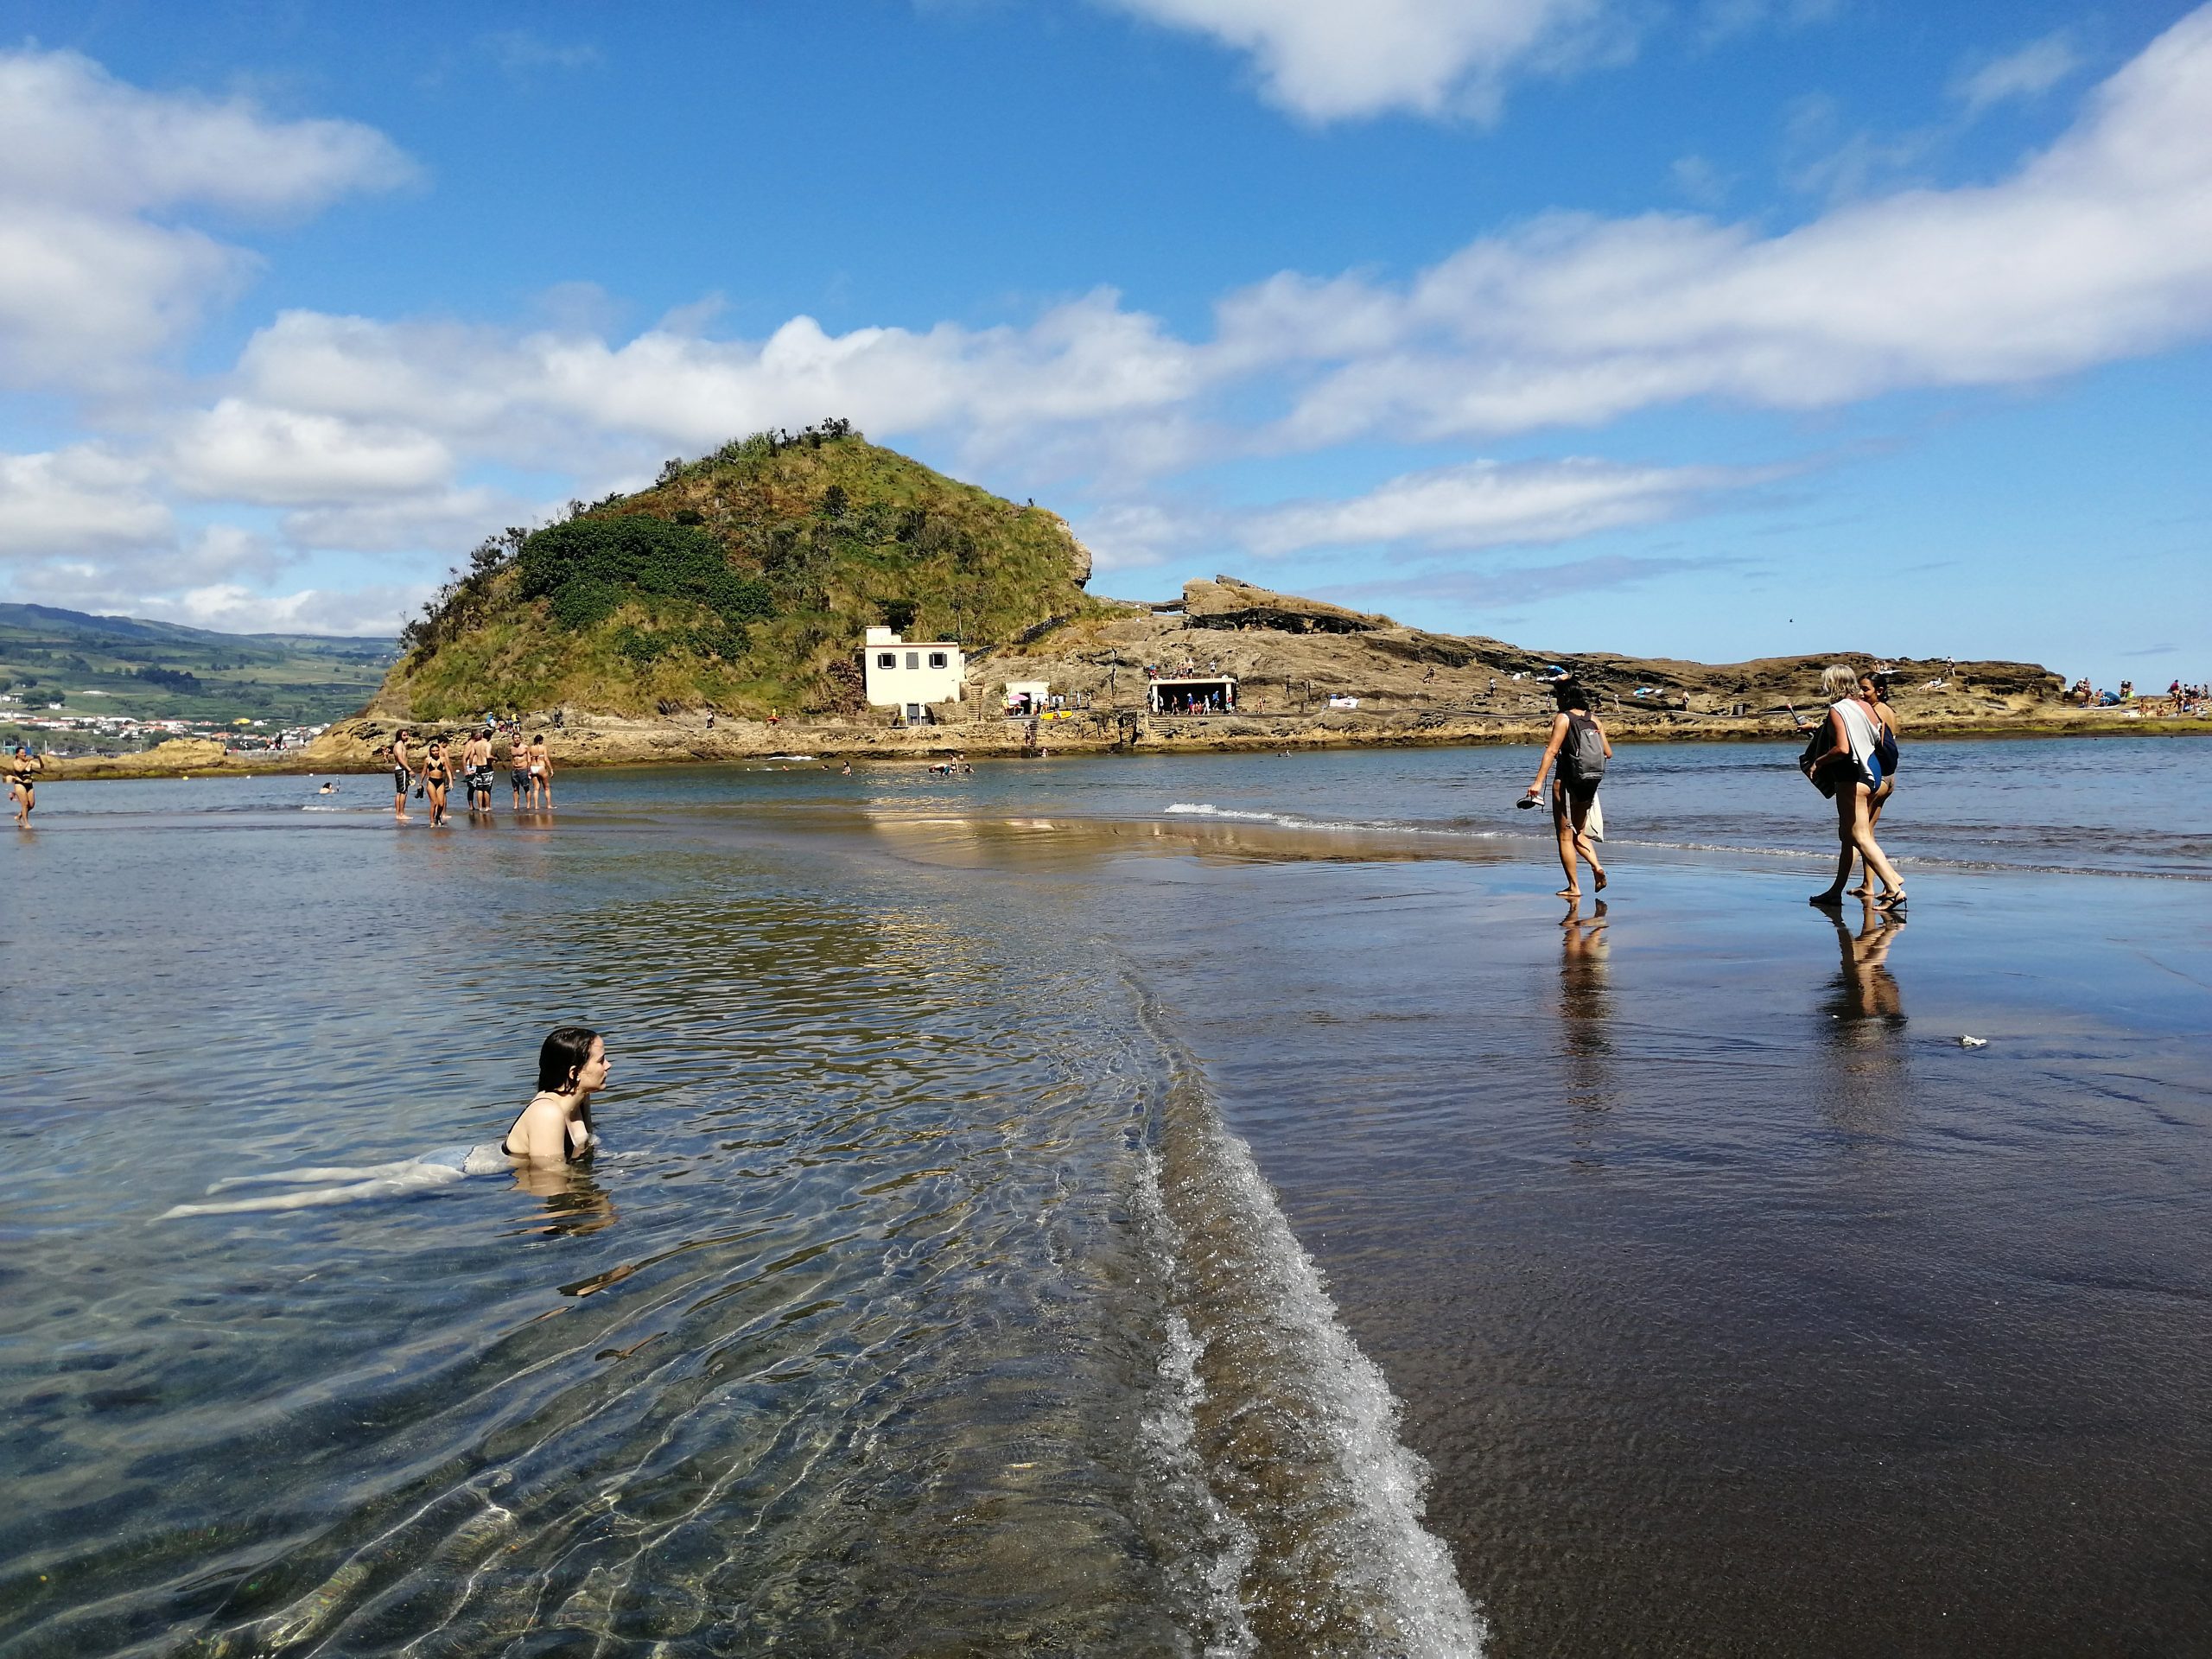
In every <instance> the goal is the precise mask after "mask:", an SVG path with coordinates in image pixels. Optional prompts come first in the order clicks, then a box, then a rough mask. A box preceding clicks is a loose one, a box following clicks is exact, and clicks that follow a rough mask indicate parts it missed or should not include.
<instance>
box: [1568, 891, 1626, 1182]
mask: <svg viewBox="0 0 2212 1659" xmlns="http://www.w3.org/2000/svg"><path fill="white" fill-rule="evenodd" d="M1559 927H1560V935H1559V938H1560V956H1559V1015H1560V1041H1561V1046H1562V1047H1563V1048H1564V1049H1565V1051H1566V1055H1567V1104H1568V1105H1569V1106H1571V1107H1572V1108H1573V1109H1574V1115H1575V1127H1574V1130H1573V1139H1574V1144H1575V1147H1576V1148H1577V1151H1576V1154H1575V1157H1574V1161H1575V1162H1576V1163H1578V1164H1591V1165H1596V1164H1599V1163H1602V1162H1603V1161H1604V1160H1602V1159H1601V1158H1600V1157H1599V1155H1598V1154H1597V1151H1596V1148H1595V1147H1592V1144H1591V1142H1590V1138H1589V1132H1590V1129H1591V1128H1592V1125H1593V1123H1594V1122H1595V1121H1596V1120H1597V1116H1598V1115H1599V1114H1602V1113H1605V1112H1609V1111H1611V1110H1612V1109H1613V1074H1612V1065H1611V1060H1612V1058H1613V1039H1612V1033H1611V1029H1610V1022H1611V1019H1612V1014H1613V1004H1612V984H1611V978H1610V974H1609V966H1610V965H1609V963H1608V962H1607V960H1606V957H1607V951H1608V947H1607V944H1606V940H1605V900H1604V899H1599V901H1598V903H1597V906H1596V908H1594V909H1593V910H1592V912H1591V913H1590V914H1589V916H1588V917H1587V918H1585V917H1584V916H1583V914H1582V906H1580V904H1573V905H1569V906H1567V914H1566V916H1565V917H1563V918H1561V919H1560V925H1559Z"/></svg>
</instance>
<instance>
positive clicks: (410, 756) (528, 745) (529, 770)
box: [391, 729, 553, 824]
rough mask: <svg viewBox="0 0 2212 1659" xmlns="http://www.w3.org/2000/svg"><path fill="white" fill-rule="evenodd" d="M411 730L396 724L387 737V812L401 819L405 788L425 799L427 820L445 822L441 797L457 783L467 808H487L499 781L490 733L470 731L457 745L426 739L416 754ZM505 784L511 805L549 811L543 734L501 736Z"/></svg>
mask: <svg viewBox="0 0 2212 1659" xmlns="http://www.w3.org/2000/svg"><path fill="white" fill-rule="evenodd" d="M414 741H415V734H413V733H412V732H410V731H407V730H404V729H402V730H400V731H398V732H397V733H395V734H393V736H392V740H391V812H392V817H395V818H397V819H402V820H404V818H405V817H407V792H408V791H409V790H410V788H412V789H413V790H414V791H415V793H416V795H418V796H420V797H421V798H423V799H424V800H427V801H428V802H429V806H430V822H431V823H433V824H442V823H445V822H446V798H447V796H448V793H449V792H450V791H452V789H453V786H454V784H455V783H456V782H458V783H460V785H461V787H462V789H463V791H465V792H466V793H467V798H468V810H470V811H471V812H489V811H490V810H492V791H493V787H494V786H495V785H497V783H498V781H499V768H498V766H496V765H495V763H494V761H493V742H492V734H491V733H490V732H489V731H488V730H486V731H479V732H472V733H471V734H469V735H468V736H467V738H466V739H464V740H463V741H461V743H460V744H459V745H458V746H457V748H456V747H450V746H448V744H447V743H446V741H444V740H443V739H442V738H435V737H434V738H432V739H431V740H430V741H429V743H428V744H426V745H425V746H424V747H423V752H422V753H421V755H420V756H419V757H418V756H417V755H416V753H415V748H414ZM506 747H507V786H508V787H509V788H510V789H511V790H512V791H513V792H514V803H515V804H514V810H516V811H518V812H520V811H522V810H524V809H525V808H531V809H535V810H539V811H545V812H550V811H551V810H553V757H552V755H551V753H550V752H549V751H548V750H547V748H546V747H545V734H544V733H543V732H539V733H537V734H536V735H534V736H532V737H531V739H530V741H528V742H524V741H523V739H522V736H521V734H519V733H518V734H515V735H514V736H513V737H512V738H510V739H509V740H508V741H507V745H506Z"/></svg>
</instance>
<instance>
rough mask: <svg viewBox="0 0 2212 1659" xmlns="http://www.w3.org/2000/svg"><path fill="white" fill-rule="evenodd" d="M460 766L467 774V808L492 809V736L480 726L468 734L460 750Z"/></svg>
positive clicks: (477, 809) (484, 810) (472, 809)
mask: <svg viewBox="0 0 2212 1659" xmlns="http://www.w3.org/2000/svg"><path fill="white" fill-rule="evenodd" d="M461 766H462V768H463V769H464V770H465V771H466V772H467V774H468V810H470V811H472V812H489V811H490V810H492V738H491V734H489V733H488V732H486V731H485V730H484V729H483V728H478V729H477V730H475V731H474V732H472V733H470V734H469V737H468V742H467V745H466V747H464V748H463V749H462V751H461Z"/></svg>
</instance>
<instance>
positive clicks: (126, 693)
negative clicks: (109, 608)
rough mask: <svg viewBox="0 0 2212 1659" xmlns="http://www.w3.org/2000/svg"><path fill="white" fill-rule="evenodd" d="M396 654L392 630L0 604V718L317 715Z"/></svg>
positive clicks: (289, 721)
mask: <svg viewBox="0 0 2212 1659" xmlns="http://www.w3.org/2000/svg"><path fill="white" fill-rule="evenodd" d="M397 655H398V650H397V645H395V644H394V643H393V642H392V641H391V640H389V639H342V638H334V637H323V636H319V635H315V634H289V633H251V634H240V633H217V632H212V631H210V630H208V629H205V628H188V627H184V626H180V625H178V624H175V623H172V622H146V621H141V620H137V619H135V618H131V617H122V616H92V615H89V614H87V613H85V612H82V611H68V610H62V609H60V608H58V607H54V606H49V605H0V692H6V693H8V694H9V695H10V696H11V697H12V698H13V699H14V701H13V702H10V703H7V704H4V705H0V719H4V718H5V717H6V716H7V715H10V714H16V713H25V714H29V713H35V714H41V715H42V714H46V713H48V707H47V705H48V704H49V703H53V702H59V703H60V705H61V707H60V709H59V710H58V711H54V712H58V713H60V714H66V715H129V716H131V717H132V718H135V719H140V720H169V719H175V720H208V721H233V720H237V719H239V718H241V717H244V718H248V719H253V720H265V721H269V722H270V724H271V725H286V726H297V725H319V724H321V723H322V722H324V721H333V720H338V719H341V718H343V717H344V716H345V715H349V714H352V713H353V711H354V710H355V709H359V707H360V706H361V700H362V698H364V697H365V696H368V695H369V693H370V692H371V690H373V689H374V687H375V686H376V684H377V683H378V681H379V680H381V679H382V678H383V677H384V673H385V669H386V668H388V667H389V666H390V665H391V663H392V661H393V659H394V658H396V657H397Z"/></svg>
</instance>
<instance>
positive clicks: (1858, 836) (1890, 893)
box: [1797, 663, 1904, 910]
mask: <svg viewBox="0 0 2212 1659" xmlns="http://www.w3.org/2000/svg"><path fill="white" fill-rule="evenodd" d="M1821 696H1825V697H1827V698H1828V699H1829V702H1828V715H1827V720H1826V721H1823V722H1822V723H1821V731H1822V732H1823V733H1825V734H1826V736H1827V747H1826V748H1825V749H1822V748H1821V747H1819V745H1820V739H1819V738H1817V737H1816V738H1815V740H1814V741H1813V742H1812V743H1811V744H1808V746H1807V747H1806V752H1805V753H1804V754H1802V756H1800V757H1799V758H1798V762H1797V764H1798V766H1799V768H1800V769H1801V770H1802V771H1803V772H1804V774H1805V775H1806V776H1807V777H1808V778H1809V779H1812V780H1813V784H1814V786H1815V788H1817V789H1818V790H1819V791H1821V793H1822V794H1823V795H1832V796H1833V797H1834V799H1835V826H1836V841H1837V843H1838V845H1837V852H1836V866H1835V880H1834V881H1832V882H1830V883H1829V884H1828V885H1827V887H1824V888H1822V889H1821V891H1820V892H1818V893H1815V894H1814V895H1813V898H1812V902H1813V903H1814V904H1816V905H1835V904H1840V903H1842V902H1843V884H1844V883H1845V882H1847V881H1848V880H1850V879H1851V865H1852V861H1853V855H1857V856H1858V857H1860V858H1864V859H1865V860H1866V868H1868V869H1869V870H1871V871H1872V872H1873V874H1875V875H1878V876H1879V877H1880V878H1881V881H1882V893H1881V896H1880V897H1879V898H1878V899H1875V900H1874V903H1875V906H1877V907H1878V908H1879V909H1884V910H1894V909H1896V908H1897V906H1901V905H1903V904H1904V879H1903V878H1902V877H1900V876H1899V875H1898V874H1897V867H1896V866H1894V865H1893V864H1891V862H1890V861H1889V859H1888V858H1887V857H1885V855H1884V854H1883V852H1882V849H1881V848H1880V847H1879V846H1878V844H1877V843H1876V842H1875V840H1874V825H1873V818H1872V800H1873V798H1874V791H1877V790H1878V789H1879V788H1881V786H1882V760H1881V753H1880V751H1881V740H1882V731H1881V723H1880V719H1879V716H1878V715H1877V714H1876V713H1875V709H1874V705H1872V703H1869V702H1866V701H1865V700H1864V699H1862V698H1861V696H1859V676H1858V675H1856V674H1855V673H1853V671H1852V669H1851V665H1850V664H1848V663H1831V664H1828V666H1827V668H1825V669H1823V670H1821Z"/></svg>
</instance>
